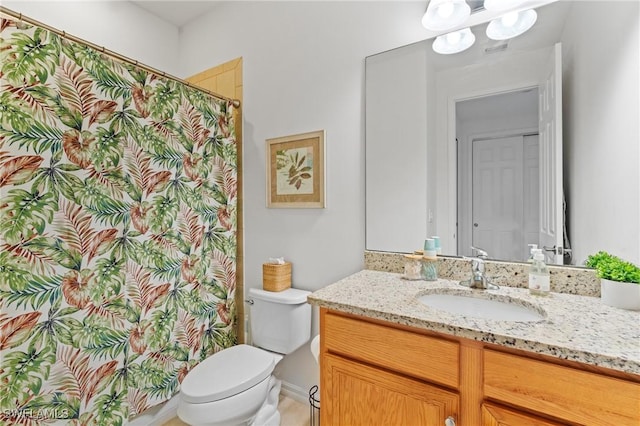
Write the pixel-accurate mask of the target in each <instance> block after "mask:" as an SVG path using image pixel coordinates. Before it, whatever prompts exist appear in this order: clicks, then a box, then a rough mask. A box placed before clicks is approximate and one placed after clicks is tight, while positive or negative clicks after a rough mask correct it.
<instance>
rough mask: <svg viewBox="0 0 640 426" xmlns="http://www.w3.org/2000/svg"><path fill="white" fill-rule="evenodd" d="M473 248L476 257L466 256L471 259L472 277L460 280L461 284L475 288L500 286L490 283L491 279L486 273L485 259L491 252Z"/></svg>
mask: <svg viewBox="0 0 640 426" xmlns="http://www.w3.org/2000/svg"><path fill="white" fill-rule="evenodd" d="M471 249H472V250H474V251H475V252H476V253H477V254H476V257H471V258H466V259H471V278H469V279H468V280H464V281H460V285H463V286H465V287H469V288H472V289H475V290H489V289H490V290H496V289H498V288H500V287H498V286H497V285H495V284H492V283H490V282H489V279H488V278H487V277H486V276H485V275H484V261H485V259H487V258H488V257H489V254H488V253H487V252H486V251H484V250H482V249H481V248H477V247H473V246H471Z"/></svg>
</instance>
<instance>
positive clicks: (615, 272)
mask: <svg viewBox="0 0 640 426" xmlns="http://www.w3.org/2000/svg"><path fill="white" fill-rule="evenodd" d="M585 266H587V267H589V268H593V269H595V270H596V271H598V276H599V277H600V278H604V279H606V280H611V281H619V282H628V283H636V284H640V267H638V266H637V265H634V264H633V263H631V262H627V261H626V260H623V259H621V258H619V257H617V256H614V255H612V254H610V253H607V252H606V251H599V252H598V253H596V254H592V255H590V256H588V257H587V261H586V262H585Z"/></svg>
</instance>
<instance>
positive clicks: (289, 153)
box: [276, 147, 313, 195]
mask: <svg viewBox="0 0 640 426" xmlns="http://www.w3.org/2000/svg"><path fill="white" fill-rule="evenodd" d="M276 169H277V173H276V193H277V194H278V195H290V194H313V147H304V148H293V149H287V150H279V151H276Z"/></svg>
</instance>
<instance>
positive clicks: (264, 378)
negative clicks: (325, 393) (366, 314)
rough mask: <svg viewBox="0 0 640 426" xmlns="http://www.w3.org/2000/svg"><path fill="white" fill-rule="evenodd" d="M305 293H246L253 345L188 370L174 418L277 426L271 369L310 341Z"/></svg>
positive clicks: (196, 423) (228, 425)
mask: <svg viewBox="0 0 640 426" xmlns="http://www.w3.org/2000/svg"><path fill="white" fill-rule="evenodd" d="M309 294H310V292H308V291H304V290H298V289H293V288H291V289H287V290H284V291H280V292H271V291H264V290H259V289H254V288H252V289H249V300H248V303H249V315H250V317H249V325H250V327H251V337H252V340H253V346H249V345H237V346H232V347H230V348H227V349H224V350H222V351H220V352H218V353H216V354H214V355H212V356H210V357H209V358H207V359H205V360H204V361H203V362H201V363H200V364H198V365H196V366H195V367H194V368H193V370H191V371H190V372H189V373H188V374H187V375H186V377H185V378H184V380H183V381H182V384H181V387H180V399H179V402H178V417H179V418H180V420H182V421H183V422H185V423H188V424H190V425H193V426H218V425H224V426H232V425H234V426H235V425H255V426H278V425H280V413H279V412H278V399H279V394H280V380H279V379H277V378H276V377H275V376H273V375H272V373H273V369H274V368H275V366H276V364H277V363H278V362H279V361H280V360H281V359H282V358H283V356H284V355H286V354H289V353H291V352H293V351H295V350H296V349H298V348H299V347H300V346H302V345H304V344H305V343H306V342H308V341H309V338H310V336H311V305H309V304H308V303H307V295H309Z"/></svg>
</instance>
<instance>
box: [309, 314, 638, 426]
mask: <svg viewBox="0 0 640 426" xmlns="http://www.w3.org/2000/svg"><path fill="white" fill-rule="evenodd" d="M320 383H321V384H320V390H321V397H320V400H321V407H322V408H321V416H320V419H321V424H322V426H334V425H336V426H337V425H343V426H356V425H363V426H364V425H367V426H376V425H380V426H392V425H407V426H414V425H428V426H431V425H434V426H435V425H447V426H449V425H453V424H454V423H451V421H454V422H455V425H457V426H478V425H482V426H529V425H532V426H533V425H541V426H559V425H598V426H600V425H616V426H618V425H629V426H639V425H640V376H637V375H632V374H624V373H618V372H614V371H611V370H607V369H603V368H597V367H594V366H588V365H584V364H579V363H577V362H569V361H562V360H559V359H555V358H554V359H552V358H550V357H545V356H542V355H536V354H530V353H527V352H524V351H517V350H507V349H504V348H501V347H499V346H495V345H488V344H484V343H482V342H477V341H473V340H469V339H463V338H456V337H453V336H448V335H444V334H438V333H433V332H429V331H424V330H419V329H415V328H411V327H408V326H401V325H396V324H392V323H389V322H384V321H379V320H373V319H368V318H365V317H361V316H355V315H350V314H343V313H339V312H336V311H330V310H327V309H325V308H323V309H321V310H320ZM447 419H449V421H448V423H445V421H447Z"/></svg>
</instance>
